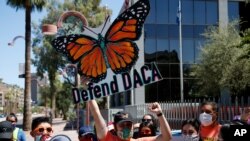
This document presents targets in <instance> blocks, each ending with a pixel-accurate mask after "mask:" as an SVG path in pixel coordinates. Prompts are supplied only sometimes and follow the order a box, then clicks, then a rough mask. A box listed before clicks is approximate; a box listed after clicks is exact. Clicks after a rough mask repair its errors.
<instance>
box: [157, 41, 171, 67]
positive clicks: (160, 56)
mask: <svg viewBox="0 0 250 141" xmlns="http://www.w3.org/2000/svg"><path fill="white" fill-rule="evenodd" d="M168 43H169V42H168V40H167V39H157V62H168V55H169V53H168V51H169V45H168Z"/></svg>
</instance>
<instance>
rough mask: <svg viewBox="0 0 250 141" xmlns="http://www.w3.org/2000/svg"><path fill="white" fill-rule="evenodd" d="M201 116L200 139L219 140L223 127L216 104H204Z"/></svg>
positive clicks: (201, 107)
mask: <svg viewBox="0 0 250 141" xmlns="http://www.w3.org/2000/svg"><path fill="white" fill-rule="evenodd" d="M200 109H201V113H200V116H199V119H200V122H201V126H200V137H201V139H202V140H211V141H215V140H218V137H219V133H220V128H221V125H220V124H219V123H218V121H217V119H218V106H217V104H216V103H215V102H203V103H202V104H201V106H200Z"/></svg>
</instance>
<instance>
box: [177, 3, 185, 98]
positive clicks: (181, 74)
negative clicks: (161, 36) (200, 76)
mask: <svg viewBox="0 0 250 141" xmlns="http://www.w3.org/2000/svg"><path fill="white" fill-rule="evenodd" d="M181 12H182V11H181V0H179V7H178V14H179V43H180V46H179V48H180V94H181V102H184V90H183V63H182V17H181Z"/></svg>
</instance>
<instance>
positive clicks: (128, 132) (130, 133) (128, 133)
mask: <svg viewBox="0 0 250 141" xmlns="http://www.w3.org/2000/svg"><path fill="white" fill-rule="evenodd" d="M117 136H118V137H120V138H121V139H122V140H128V139H130V138H131V137H132V136H133V131H132V130H131V129H129V128H124V129H123V130H121V131H117Z"/></svg>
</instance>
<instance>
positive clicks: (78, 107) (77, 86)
mask: <svg viewBox="0 0 250 141" xmlns="http://www.w3.org/2000/svg"><path fill="white" fill-rule="evenodd" d="M73 66H74V67H75V69H76V70H77V67H76V66H75V65H73ZM75 77H76V88H79V86H80V81H79V74H78V73H77V72H76V75H75ZM79 104H80V103H77V104H76V110H77V121H76V122H77V124H76V129H77V131H78V130H79V128H80V127H79V122H80V121H79V117H80V112H79V109H80V105H79Z"/></svg>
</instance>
